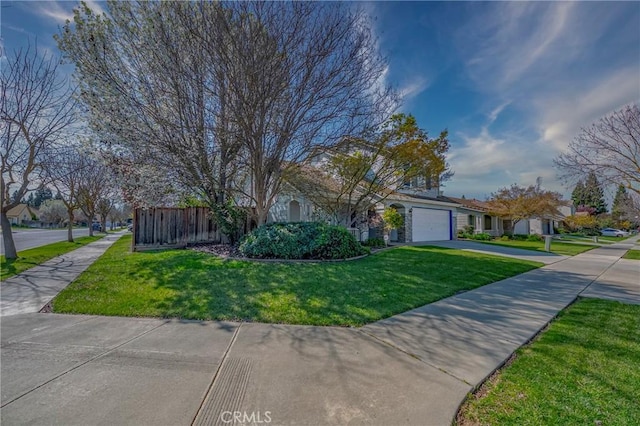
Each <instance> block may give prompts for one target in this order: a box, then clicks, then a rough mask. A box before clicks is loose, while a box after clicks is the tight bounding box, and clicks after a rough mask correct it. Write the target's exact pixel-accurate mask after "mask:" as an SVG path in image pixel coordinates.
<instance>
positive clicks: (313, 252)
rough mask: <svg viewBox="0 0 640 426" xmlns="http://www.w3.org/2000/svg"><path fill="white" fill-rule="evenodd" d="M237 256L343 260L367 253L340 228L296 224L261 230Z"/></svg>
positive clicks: (275, 225)
mask: <svg viewBox="0 0 640 426" xmlns="http://www.w3.org/2000/svg"><path fill="white" fill-rule="evenodd" d="M240 252H241V253H242V254H243V255H245V256H247V257H252V258H257V259H346V258H349V257H355V256H359V255H362V254H365V253H367V250H366V249H365V248H364V247H362V245H360V243H358V242H357V241H356V239H355V238H354V237H353V235H351V234H350V233H349V231H347V230H346V229H345V228H343V227H341V226H333V225H327V224H325V223H318V222H296V223H269V224H266V225H262V226H260V227H259V228H257V229H255V230H254V231H252V232H251V233H250V234H249V235H247V236H246V237H245V239H244V240H243V241H242V243H241V244H240Z"/></svg>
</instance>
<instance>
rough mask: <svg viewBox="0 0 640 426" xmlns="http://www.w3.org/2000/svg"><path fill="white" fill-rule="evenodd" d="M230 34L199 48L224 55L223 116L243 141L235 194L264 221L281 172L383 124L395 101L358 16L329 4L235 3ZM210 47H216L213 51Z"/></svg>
mask: <svg viewBox="0 0 640 426" xmlns="http://www.w3.org/2000/svg"><path fill="white" fill-rule="evenodd" d="M229 11H230V17H231V21H230V22H229V23H228V24H227V25H229V27H230V30H229V32H230V33H231V35H232V36H231V37H228V38H227V39H226V43H225V44H224V45H221V44H214V43H209V44H207V45H206V46H207V47H208V48H209V49H208V51H211V49H215V53H217V54H218V56H222V57H223V58H229V60H224V61H222V63H221V67H223V70H224V73H225V75H227V76H231V79H230V84H229V85H228V88H229V92H230V95H231V96H230V99H231V101H230V102H229V105H228V107H229V110H230V117H231V119H232V120H233V125H234V126H233V127H234V128H235V129H237V132H238V133H239V136H240V140H241V141H242V143H243V147H244V150H243V154H244V157H243V158H244V159H245V161H246V164H247V167H248V171H249V178H250V182H249V185H244V184H243V185H242V186H239V187H237V190H238V191H239V192H241V193H242V194H243V195H244V196H245V197H247V198H248V199H249V200H251V203H252V205H253V206H254V208H255V212H256V219H257V222H258V224H261V223H264V222H265V221H266V218H267V214H268V211H269V209H270V208H271V206H272V205H273V202H274V200H275V197H276V196H277V195H278V193H279V192H280V190H281V186H282V183H283V175H284V174H286V173H287V169H288V168H290V167H295V165H296V164H297V163H299V162H301V161H304V160H306V159H308V158H309V157H310V156H311V155H314V154H315V153H317V152H318V151H319V150H322V149H325V148H328V147H331V146H333V145H334V144H335V143H337V142H338V141H339V140H340V139H341V138H342V137H344V136H345V135H352V136H359V135H362V134H364V133H365V132H366V131H367V130H370V129H371V128H375V127H376V126H377V125H379V124H381V123H382V122H383V121H384V119H386V118H387V114H388V113H389V112H390V110H391V107H392V106H394V105H395V102H396V98H395V94H394V93H393V92H392V91H391V90H390V89H389V88H388V87H385V86H384V85H383V84H380V81H381V78H382V76H383V74H384V72H385V70H386V62H385V61H384V60H383V58H382V57H381V56H380V54H379V53H378V51H377V48H376V44H375V40H374V39H373V37H372V34H371V31H370V28H369V25H368V20H367V16H366V14H365V13H364V12H363V11H362V10H358V9H355V8H353V9H351V8H349V7H348V6H347V5H343V4H339V3H320V2H287V3H276V2H236V3H231V4H230V5H229ZM220 49H223V51H222V52H220Z"/></svg>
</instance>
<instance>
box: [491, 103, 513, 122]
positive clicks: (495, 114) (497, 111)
mask: <svg viewBox="0 0 640 426" xmlns="http://www.w3.org/2000/svg"><path fill="white" fill-rule="evenodd" d="M510 103H511V101H506V102H503V103H501V104H500V105H498V106H497V107H495V108H494V109H492V110H491V112H490V113H489V124H491V123H493V122H494V121H496V120H497V119H498V116H499V115H500V113H501V112H502V111H504V109H505V108H506V107H508V106H509V104H510Z"/></svg>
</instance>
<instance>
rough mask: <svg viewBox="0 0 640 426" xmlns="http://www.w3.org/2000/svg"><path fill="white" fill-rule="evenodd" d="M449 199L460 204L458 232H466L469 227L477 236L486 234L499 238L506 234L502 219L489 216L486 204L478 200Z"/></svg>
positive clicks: (457, 219) (457, 222) (457, 223)
mask: <svg viewBox="0 0 640 426" xmlns="http://www.w3.org/2000/svg"><path fill="white" fill-rule="evenodd" d="M447 198H449V199H450V200H451V201H453V202H455V203H457V204H459V207H458V208H457V218H456V231H464V230H465V228H466V227H467V226H471V227H473V232H474V233H475V234H482V233H486V234H489V235H491V236H492V237H499V236H501V235H502V234H503V233H504V229H503V220H502V218H500V217H497V216H493V215H491V214H489V205H488V204H487V203H486V202H484V201H480V200H476V199H466V198H456V197H447Z"/></svg>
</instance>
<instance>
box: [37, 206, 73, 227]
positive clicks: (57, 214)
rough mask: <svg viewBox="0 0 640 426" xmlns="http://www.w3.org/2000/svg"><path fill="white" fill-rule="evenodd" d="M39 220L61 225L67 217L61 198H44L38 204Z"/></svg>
mask: <svg viewBox="0 0 640 426" xmlns="http://www.w3.org/2000/svg"><path fill="white" fill-rule="evenodd" d="M39 212H40V220H41V221H43V222H48V223H50V224H51V223H55V224H56V226H58V227H61V226H62V224H63V223H64V220H65V219H66V218H67V217H68V215H67V208H66V206H65V204H64V202H63V201H62V200H53V199H52V200H46V201H45V202H43V203H42V204H41V205H40V209H39Z"/></svg>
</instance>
